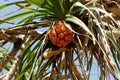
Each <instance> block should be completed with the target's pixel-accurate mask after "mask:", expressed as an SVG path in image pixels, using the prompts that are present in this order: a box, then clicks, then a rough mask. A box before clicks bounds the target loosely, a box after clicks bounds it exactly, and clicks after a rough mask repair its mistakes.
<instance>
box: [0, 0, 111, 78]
mask: <svg viewBox="0 0 120 80" xmlns="http://www.w3.org/2000/svg"><path fill="white" fill-rule="evenodd" d="M14 1H20V0H0V5H3V4H6V3H8V2H14ZM16 9H17V7H15V6H10V7H8V8H5V9H3V10H0V20H1V19H3V18H5V17H8V16H7V15H5V14H7V13H9V12H12V11H15V10H16ZM21 11H22V10H21ZM21 11H20V12H21ZM17 13H19V12H17ZM11 15H13V14H11ZM21 19H22V18H21ZM17 21H18V20H14V21H13V22H17ZM10 26H12V25H11V24H2V25H1V24H0V28H8V27H10ZM98 73H99V69H98V65H97V63H96V61H94V64H93V67H92V70H91V78H90V80H99V79H98V75H97V74H98ZM111 80H113V79H112V78H111Z"/></svg>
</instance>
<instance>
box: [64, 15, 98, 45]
mask: <svg viewBox="0 0 120 80" xmlns="http://www.w3.org/2000/svg"><path fill="white" fill-rule="evenodd" d="M65 20H66V21H70V22H72V23H75V24H76V25H79V26H80V27H81V28H83V29H84V30H85V31H86V32H88V33H89V34H90V35H91V36H92V38H93V42H94V43H95V40H96V38H95V36H94V35H93V33H92V32H91V31H90V29H89V28H88V27H87V26H86V25H85V23H84V22H83V21H81V20H80V19H79V18H77V17H75V16H73V15H70V14H68V15H66V19H65Z"/></svg>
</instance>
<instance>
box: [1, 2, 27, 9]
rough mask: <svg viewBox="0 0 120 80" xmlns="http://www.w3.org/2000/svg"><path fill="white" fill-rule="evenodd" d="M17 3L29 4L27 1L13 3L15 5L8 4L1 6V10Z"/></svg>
mask: <svg viewBox="0 0 120 80" xmlns="http://www.w3.org/2000/svg"><path fill="white" fill-rule="evenodd" d="M16 3H19V4H20V3H27V2H26V1H18V2H13V3H8V4H4V5H1V6H0V10H1V9H4V8H7V7H8V6H11V5H14V4H16Z"/></svg>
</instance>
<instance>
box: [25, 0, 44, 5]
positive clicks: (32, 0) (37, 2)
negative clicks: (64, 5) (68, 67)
mask: <svg viewBox="0 0 120 80" xmlns="http://www.w3.org/2000/svg"><path fill="white" fill-rule="evenodd" d="M26 1H27V2H29V3H31V4H33V5H36V6H38V7H40V6H41V4H42V3H43V2H44V0H26Z"/></svg>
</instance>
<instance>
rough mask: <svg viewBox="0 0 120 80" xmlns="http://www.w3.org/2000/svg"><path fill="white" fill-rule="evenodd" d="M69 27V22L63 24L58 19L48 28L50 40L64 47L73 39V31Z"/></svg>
mask: <svg viewBox="0 0 120 80" xmlns="http://www.w3.org/2000/svg"><path fill="white" fill-rule="evenodd" d="M66 25H67V26H68V27H70V28H71V26H70V25H69V24H65V23H64V22H63V21H58V22H56V23H55V24H53V25H52V28H51V29H50V33H49V38H50V40H51V42H52V43H53V44H54V45H56V46H58V47H65V46H66V45H68V44H69V43H70V42H71V41H72V39H73V32H72V31H71V30H70V29H68V27H67V26H66Z"/></svg>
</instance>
